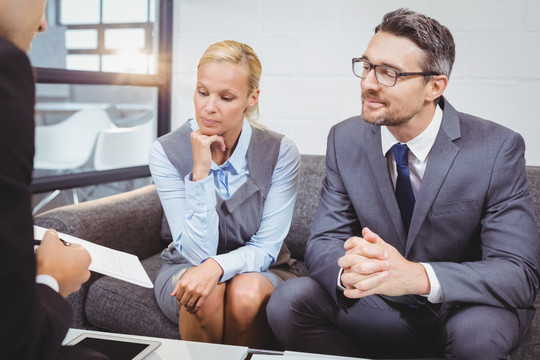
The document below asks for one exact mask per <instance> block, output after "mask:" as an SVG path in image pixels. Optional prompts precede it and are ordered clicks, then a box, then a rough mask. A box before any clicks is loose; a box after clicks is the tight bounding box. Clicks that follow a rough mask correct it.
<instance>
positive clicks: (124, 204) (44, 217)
mask: <svg viewBox="0 0 540 360" xmlns="http://www.w3.org/2000/svg"><path fill="white" fill-rule="evenodd" d="M324 171H325V170H324V156H317V155H302V166H301V171H300V180H299V193H298V199H297V202H296V206H295V211H294V218H293V222H292V225H291V230H290V232H289V235H288V236H287V239H286V240H285V241H286V243H287V246H288V247H289V249H290V250H291V253H292V254H293V256H294V257H295V258H296V259H298V260H299V262H298V266H299V268H300V270H301V271H302V273H303V274H307V270H306V268H305V266H304V263H303V261H302V260H303V255H304V250H305V243H306V240H307V237H308V234H309V227H310V224H311V220H312V217H313V214H314V212H315V208H316V206H317V203H318V197H319V189H320V186H321V182H322V180H323V178H324ZM527 173H528V176H529V181H530V185H531V194H532V196H533V199H534V212H535V217H536V219H537V223H539V224H540V167H528V168H527ZM162 221H163V212H162V208H161V205H160V202H159V198H158V196H157V193H156V190H155V187H154V186H153V185H148V186H145V187H143V188H140V189H137V190H133V191H130V192H127V193H123V194H119V195H113V196H109V197H106V198H103V199H98V200H92V201H88V202H85V203H80V204H77V205H68V206H63V207H60V208H56V209H53V210H50V211H47V212H45V213H43V214H40V215H38V216H36V217H35V224H36V225H39V226H43V227H50V228H55V229H57V230H58V231H60V232H64V233H68V234H71V235H74V236H77V237H80V238H82V239H86V240H89V241H92V242H95V243H97V244H101V245H105V246H108V247H111V248H114V249H117V250H121V251H125V252H129V253H132V254H135V255H137V256H138V257H139V259H141V261H142V264H143V266H144V267H145V269H146V271H147V272H148V274H149V276H150V278H151V279H152V281H153V280H154V279H155V277H156V275H157V272H158V271H159V269H160V266H161V258H160V252H161V250H162V249H163V248H164V247H165V246H167V245H168V243H169V242H170V239H168V238H167V231H162ZM164 229H166V227H164ZM68 300H69V302H70V303H71V304H72V306H73V310H74V313H75V318H74V323H73V327H76V328H87V329H95V330H104V331H112V332H120V333H129V334H136V335H147V336H157V337H165V338H179V335H178V328H177V326H176V325H175V324H173V323H172V322H171V321H169V320H168V319H167V318H166V317H165V316H164V315H163V314H162V313H161V311H160V310H159V308H158V306H157V303H156V301H155V299H154V293H153V290H152V289H147V288H143V287H139V286H136V285H132V284H129V283H126V282H123V281H120V280H117V279H114V278H110V277H107V276H100V275H98V274H92V277H91V278H90V280H89V281H88V282H87V283H86V284H84V285H83V287H82V288H81V290H79V291H78V292H76V293H74V294H72V295H71V296H70V297H68ZM535 305H536V306H537V307H538V306H539V305H540V297H538V298H537V299H536V302H535ZM512 359H531V360H532V359H535V360H536V359H540V312H538V313H537V314H536V315H535V318H534V321H533V324H532V327H531V329H530V331H529V333H528V334H527V336H526V337H525V339H524V340H523V341H522V342H521V344H520V346H519V347H518V348H517V349H516V350H515V351H514V352H513V353H512Z"/></svg>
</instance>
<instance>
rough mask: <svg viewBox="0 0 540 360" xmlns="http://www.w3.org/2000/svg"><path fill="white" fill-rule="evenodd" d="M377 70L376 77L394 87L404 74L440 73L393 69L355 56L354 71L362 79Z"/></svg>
mask: <svg viewBox="0 0 540 360" xmlns="http://www.w3.org/2000/svg"><path fill="white" fill-rule="evenodd" d="M371 70H373V71H375V78H376V79H377V81H378V82H379V84H381V85H384V86H387V87H392V86H394V85H396V82H397V80H398V78H400V77H403V76H431V75H439V74H438V73H436V72H432V71H429V72H398V71H396V70H395V69H392V68H391V67H389V66H386V65H373V64H372V63H370V62H369V61H367V60H366V59H364V58H353V59H352V71H353V73H354V75H356V76H358V77H359V78H361V79H365V78H366V77H367V76H368V74H369V72H370V71H371Z"/></svg>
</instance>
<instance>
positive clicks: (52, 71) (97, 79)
mask: <svg viewBox="0 0 540 360" xmlns="http://www.w3.org/2000/svg"><path fill="white" fill-rule="evenodd" d="M156 21H158V34H159V35H158V53H157V58H158V70H157V74H152V75H145V74H131V73H110V72H97V71H80V70H67V69H57V68H42V67H36V68H35V73H36V82H37V83H38V84H69V85H124V86H148V87H156V88H157V136H158V137H159V136H161V135H164V134H166V133H168V132H169V131H170V116H171V77H172V76H171V75H172V61H171V60H172V41H173V0H159V10H158V12H157V13H156ZM147 45H148V43H147ZM100 66H101V65H100ZM147 176H150V169H149V168H148V165H143V166H135V167H125V168H118V169H113V170H104V171H103V170H102V171H96V170H93V171H92V170H91V171H85V172H81V173H71V174H60V175H52V176H43V177H38V178H34V179H33V181H32V186H31V191H32V193H41V192H46V191H53V190H56V189H60V190H61V189H70V188H77V187H82V186H89V185H97V184H103V183H108V182H114V181H122V180H131V179H136V178H141V177H147Z"/></svg>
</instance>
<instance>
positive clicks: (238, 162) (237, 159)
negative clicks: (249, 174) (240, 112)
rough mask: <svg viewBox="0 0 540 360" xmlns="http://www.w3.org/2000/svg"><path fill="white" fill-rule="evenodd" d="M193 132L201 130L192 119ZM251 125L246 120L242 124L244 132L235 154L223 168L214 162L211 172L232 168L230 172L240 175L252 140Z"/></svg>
mask: <svg viewBox="0 0 540 360" xmlns="http://www.w3.org/2000/svg"><path fill="white" fill-rule="evenodd" d="M190 122H191V130H193V131H195V130H198V129H199V125H198V124H197V121H196V120H195V119H191V121H190ZM251 133H252V129H251V125H249V121H248V120H247V119H246V118H244V121H243V123H242V132H241V133H240V137H239V138H238V143H237V144H236V148H235V149H234V152H233V153H232V155H231V157H230V158H229V159H228V160H227V161H225V162H224V163H223V164H222V165H221V166H218V165H217V164H216V163H215V162H214V161H212V165H211V166H210V169H211V170H217V169H220V168H222V169H224V168H229V167H231V169H230V171H231V172H233V173H238V172H239V171H240V170H241V169H242V166H243V165H244V162H245V161H246V154H247V150H248V147H249V142H250V140H251Z"/></svg>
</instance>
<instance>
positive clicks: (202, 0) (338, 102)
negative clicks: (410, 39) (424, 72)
mask: <svg viewBox="0 0 540 360" xmlns="http://www.w3.org/2000/svg"><path fill="white" fill-rule="evenodd" d="M174 6H175V9H174V12H175V14H174V24H175V31H174V56H173V72H174V75H173V76H174V78H173V110H172V111H173V112H172V113H173V118H172V120H171V122H172V128H173V129H174V128H176V127H178V126H179V125H181V124H182V123H183V122H184V121H185V120H186V119H188V118H189V117H193V104H192V98H193V91H194V84H195V71H196V66H197V62H198V59H199V57H200V55H201V54H202V53H203V51H204V50H205V49H206V47H208V45H210V44H211V43H213V42H216V41H220V40H225V39H234V40H238V41H241V42H245V43H247V44H249V45H250V46H252V47H253V48H254V50H255V52H257V54H258V55H259V57H260V59H261V62H262V65H263V76H262V79H261V84H260V87H261V97H260V110H261V119H260V120H261V122H262V123H264V124H266V125H268V126H269V127H270V128H271V129H273V130H276V131H278V132H281V133H283V134H285V135H287V136H288V137H290V138H291V139H293V140H294V141H295V142H296V144H297V145H298V147H299V149H300V152H302V153H305V154H324V152H325V148H326V135H327V132H328V130H329V128H330V126H332V125H333V124H335V123H337V122H339V121H341V120H343V119H345V118H347V117H350V116H353V115H357V114H359V112H360V108H361V104H360V83H359V79H357V78H356V77H354V75H353V74H352V72H351V58H353V57H358V56H360V55H361V54H362V53H363V51H364V50H365V48H366V46H367V43H368V41H369V39H370V38H371V36H372V35H373V28H374V27H375V26H376V25H377V24H378V23H379V22H380V20H381V18H382V16H383V15H384V14H385V13H386V12H388V11H391V10H394V9H397V8H399V7H408V8H410V9H413V10H415V11H419V12H422V13H424V14H427V15H429V16H431V17H434V18H435V19H437V20H439V21H440V22H441V23H442V24H444V25H446V26H448V27H449V29H450V30H451V31H452V33H453V35H454V40H455V42H456V63H455V65H454V71H453V74H452V78H451V79H450V85H449V87H448V89H447V91H446V93H445V95H446V97H447V99H448V100H449V101H450V102H451V103H452V105H454V107H456V108H457V109H458V110H459V111H463V112H468V113H471V114H474V115H477V116H481V117H484V118H487V119H490V120H493V121H495V122H498V123H500V124H503V125H505V126H507V127H510V128H512V129H513V130H515V131H517V132H519V133H521V134H522V135H523V136H524V138H525V141H526V144H527V152H526V158H527V164H529V165H540V119H539V115H538V113H539V110H538V109H537V107H536V100H538V101H540V98H539V95H540V20H539V19H540V0H452V1H440V0H439V1H437V0H401V1H398V0H385V1H372V0H370V1H365V0H266V1H264V0H229V1H222V0H175V1H174Z"/></svg>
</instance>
